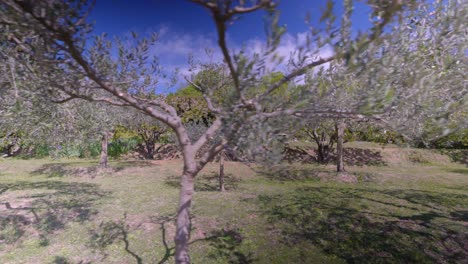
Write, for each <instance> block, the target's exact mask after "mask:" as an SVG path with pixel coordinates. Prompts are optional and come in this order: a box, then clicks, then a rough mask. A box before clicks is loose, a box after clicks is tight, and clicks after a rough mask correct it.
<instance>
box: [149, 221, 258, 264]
mask: <svg viewBox="0 0 468 264" xmlns="http://www.w3.org/2000/svg"><path fill="white" fill-rule="evenodd" d="M153 221H154V222H155V223H158V224H159V225H160V228H161V232H162V242H163V246H164V248H165V252H164V255H163V257H162V258H161V259H160V260H159V261H158V262H157V263H159V264H163V263H167V261H169V259H170V258H171V257H173V256H174V254H175V247H174V246H172V247H170V246H169V243H168V242H167V236H168V234H167V233H168V231H167V230H168V228H167V225H168V224H170V223H171V222H174V221H175V217H174V216H160V217H154V218H153ZM203 242H208V244H209V245H210V247H211V249H212V250H211V251H210V252H209V253H208V254H207V256H208V257H209V258H211V259H214V260H216V261H217V262H218V263H240V264H248V263H253V261H254V258H253V256H252V255H253V254H252V253H251V252H249V253H247V254H245V253H243V252H242V251H241V250H240V247H241V245H242V243H243V237H242V235H241V233H240V231H239V230H237V229H219V230H213V231H211V232H210V233H209V234H207V236H206V237H204V238H199V239H194V240H191V241H190V242H189V245H192V244H195V243H203Z"/></svg>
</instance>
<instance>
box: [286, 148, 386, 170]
mask: <svg viewBox="0 0 468 264" xmlns="http://www.w3.org/2000/svg"><path fill="white" fill-rule="evenodd" d="M283 155H284V156H283V160H284V161H287V162H289V163H292V162H301V163H314V162H318V160H317V157H318V155H317V150H316V149H304V148H299V147H295V148H286V150H285V151H284V153H283ZM335 160H336V153H335V152H333V153H330V160H329V162H335ZM343 161H344V163H345V165H346V166H364V165H366V166H385V165H387V163H386V162H385V161H384V160H383V157H382V154H381V152H380V151H378V150H371V149H362V148H344V149H343Z"/></svg>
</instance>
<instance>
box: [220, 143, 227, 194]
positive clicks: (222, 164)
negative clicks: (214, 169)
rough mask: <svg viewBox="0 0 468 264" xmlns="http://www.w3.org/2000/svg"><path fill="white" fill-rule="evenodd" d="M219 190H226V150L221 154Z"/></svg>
mask: <svg viewBox="0 0 468 264" xmlns="http://www.w3.org/2000/svg"><path fill="white" fill-rule="evenodd" d="M219 191H220V192H224V191H226V190H225V189H224V151H221V153H220V154H219Z"/></svg>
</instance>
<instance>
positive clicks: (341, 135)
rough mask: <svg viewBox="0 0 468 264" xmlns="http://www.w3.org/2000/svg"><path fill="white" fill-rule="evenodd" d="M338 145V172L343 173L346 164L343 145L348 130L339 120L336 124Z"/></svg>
mask: <svg viewBox="0 0 468 264" xmlns="http://www.w3.org/2000/svg"><path fill="white" fill-rule="evenodd" d="M335 128H336V135H337V143H336V171H337V172H343V171H345V169H344V163H343V143H344V131H345V129H346V123H345V122H344V121H342V120H339V121H337V122H336V124H335Z"/></svg>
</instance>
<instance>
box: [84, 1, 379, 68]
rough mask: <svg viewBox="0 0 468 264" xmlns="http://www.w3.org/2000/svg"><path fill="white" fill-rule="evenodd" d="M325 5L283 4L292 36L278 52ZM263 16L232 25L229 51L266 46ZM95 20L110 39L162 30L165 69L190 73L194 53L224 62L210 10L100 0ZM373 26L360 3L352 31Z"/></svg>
mask: <svg viewBox="0 0 468 264" xmlns="http://www.w3.org/2000/svg"><path fill="white" fill-rule="evenodd" d="M336 2H337V4H336V6H337V8H336V10H335V12H336V13H337V15H338V17H339V14H340V13H341V12H342V11H343V10H342V8H341V5H340V2H341V1H336ZM325 4H326V1H325V0H282V1H280V2H279V6H278V8H279V10H280V11H281V16H280V24H282V25H286V26H287V34H286V35H285V37H284V40H283V42H282V43H281V45H280V48H279V51H280V52H281V53H282V54H283V55H287V54H288V53H289V52H291V51H292V50H293V49H294V47H295V46H296V45H297V43H298V42H300V41H301V39H304V36H305V34H306V32H307V30H308V26H307V25H306V23H305V17H306V15H307V13H310V15H311V17H312V21H315V22H317V21H318V18H319V17H320V14H321V10H322V9H323V7H324V6H325ZM264 17H265V12H263V11H260V12H255V13H253V14H248V15H244V16H242V17H241V18H240V20H239V21H236V23H235V24H234V25H232V26H230V27H229V29H228V35H227V38H228V41H229V44H230V48H232V49H236V48H240V47H241V46H242V45H246V46H248V47H250V46H252V47H255V46H259V45H261V43H262V42H263V40H264V36H265V32H264ZM90 21H94V23H95V27H94V28H95V33H102V32H107V33H108V34H109V35H110V36H113V35H123V34H128V33H129V32H130V31H134V32H137V33H140V34H145V33H148V32H152V31H154V32H158V33H159V34H160V41H159V43H158V44H157V45H156V46H155V47H154V48H153V49H154V51H153V52H154V54H156V55H158V56H159V58H160V62H161V64H162V65H163V66H164V67H165V69H166V70H173V69H175V68H179V69H180V70H181V72H182V73H186V74H188V72H187V69H188V65H187V58H188V56H189V55H195V56H198V59H201V60H203V54H204V53H203V51H204V49H205V48H209V49H212V50H214V51H215V52H216V53H215V57H216V56H217V57H218V58H220V55H219V52H218V48H217V46H216V35H215V26H214V23H213V21H212V19H211V17H210V14H209V12H208V11H207V10H205V9H204V8H203V7H201V6H199V5H196V4H193V3H191V2H189V1H186V0H133V1H132V0H97V3H96V6H95V8H94V10H93V12H92V13H91V16H90ZM315 22H314V24H315ZM315 25H317V24H315ZM369 26H370V24H369V22H368V8H366V7H365V5H363V4H359V3H358V4H357V5H356V6H355V10H354V16H353V28H354V30H355V32H357V31H358V30H363V29H366V28H368V27H369Z"/></svg>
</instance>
